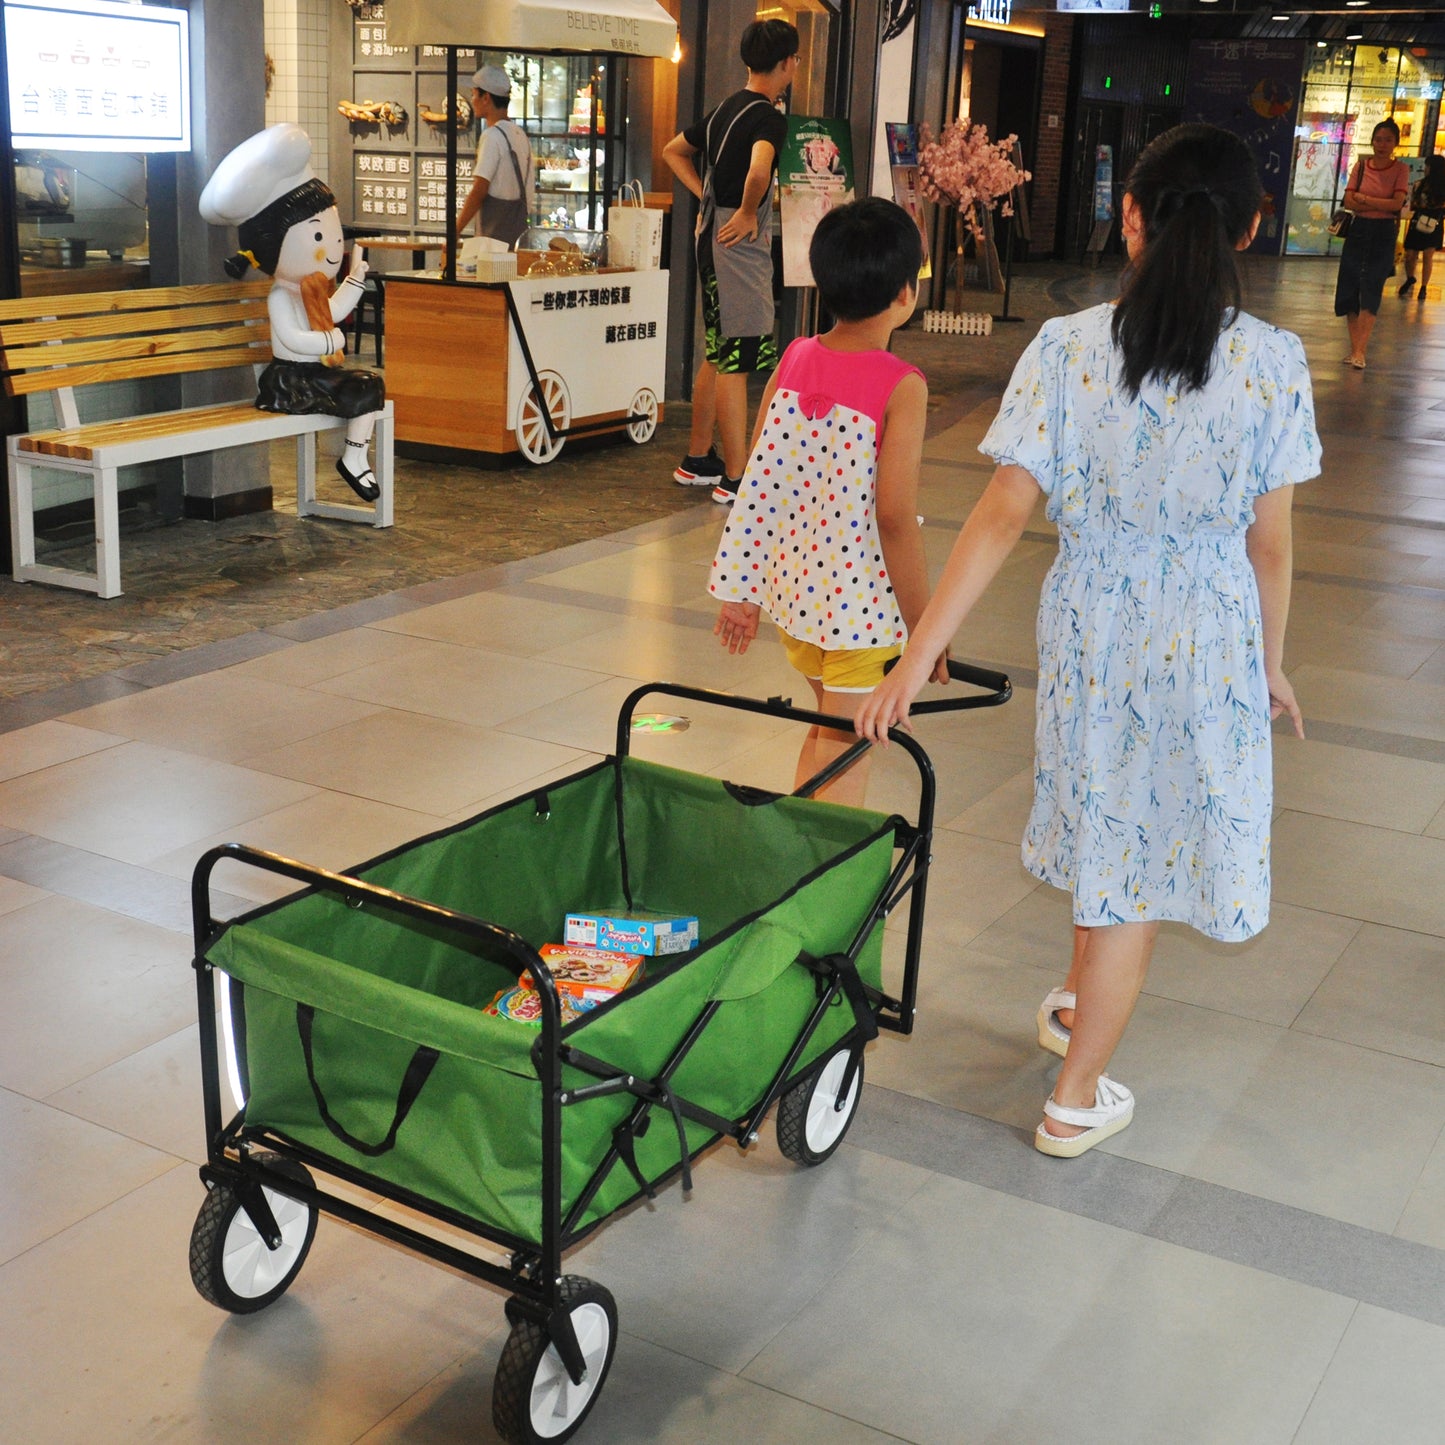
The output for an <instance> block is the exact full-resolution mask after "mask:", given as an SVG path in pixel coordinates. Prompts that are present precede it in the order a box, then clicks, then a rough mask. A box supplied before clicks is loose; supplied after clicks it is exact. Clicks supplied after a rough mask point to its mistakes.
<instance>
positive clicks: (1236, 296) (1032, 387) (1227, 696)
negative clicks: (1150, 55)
mask: <svg viewBox="0 0 1445 1445" xmlns="http://www.w3.org/2000/svg"><path fill="white" fill-rule="evenodd" d="M1262 195H1263V192H1262V189H1261V186H1260V181H1259V175H1258V172H1257V170H1256V167H1255V163H1254V159H1253V157H1252V155H1251V154H1250V151H1249V149H1248V147H1247V146H1246V145H1245V143H1244V142H1243V141H1242V140H1240V139H1239V138H1238V137H1237V136H1234V135H1232V134H1230V133H1229V132H1227V131H1224V130H1220V129H1217V128H1216V127H1214V126H1207V125H1183V126H1177V127H1176V128H1175V129H1173V130H1171V131H1167V132H1166V133H1165V134H1164V135H1162V136H1160V137H1159V138H1158V139H1157V140H1155V141H1153V142H1152V143H1151V144H1150V145H1149V146H1148V147H1146V149H1145V150H1144V151H1143V152H1142V153H1141V155H1140V156H1139V159H1138V161H1137V162H1136V164H1135V166H1134V170H1133V173H1132V175H1131V176H1130V178H1129V183H1128V187H1127V190H1126V194H1125V196H1124V221H1123V225H1124V238H1125V242H1126V244H1127V247H1128V252H1129V267H1128V270H1127V271H1126V272H1125V276H1124V283H1123V288H1122V294H1121V295H1120V298H1119V300H1118V302H1117V303H1110V304H1105V305H1102V306H1095V307H1093V308H1091V309H1090V310H1087V311H1083V312H1080V313H1079V314H1078V315H1076V316H1065V317H1059V318H1057V319H1055V320H1052V321H1046V322H1045V323H1044V324H1043V327H1042V328H1041V329H1040V331H1039V334H1038V336H1037V337H1036V338H1035V339H1034V341H1033V342H1032V343H1031V345H1030V346H1029V348H1028V349H1027V350H1026V351H1025V352H1024V354H1023V356H1022V357H1021V358H1020V360H1019V363H1018V366H1017V367H1016V368H1015V370H1014V374H1013V378H1012V380H1011V381H1010V383H1009V389H1008V392H1007V393H1006V395H1005V397H1004V401H1003V404H1002V406H1001V407H1000V408H999V414H998V416H997V417H996V418H995V420H994V423H993V425H992V426H991V427H990V428H989V431H988V434H987V435H986V436H985V437H984V439H983V442H982V443H981V444H980V450H982V451H983V452H985V453H986V454H988V455H989V456H992V457H993V458H994V459H995V460H996V461H997V462H998V469H997V470H996V471H995V472H994V475H993V478H992V480H991V481H990V482H989V484H988V487H987V488H986V490H985V491H984V494H983V496H982V497H981V498H980V500H979V502H978V505H977V506H976V507H975V508H974V510H973V512H972V514H971V515H970V516H969V519H968V521H967V522H966V523H965V524H964V527H963V531H962V532H961V533H960V534H959V538H958V541H957V542H956V543H955V544H954V548H953V552H952V554H951V555H950V557H949V560H948V564H947V566H946V567H945V569H944V573H943V576H942V578H941V579H940V581H939V584H938V587H937V588H936V590H935V592H934V595H933V600H932V601H931V602H930V603H929V604H928V607H927V608H926V609H925V611H924V614H923V616H922V618H921V619H920V620H919V623H918V626H917V628H916V629H914V630H913V631H912V632H911V633H910V635H909V639H908V646H907V648H906V649H905V651H904V653H903V656H902V658H901V659H900V661H899V663H898V665H897V667H895V669H894V670H893V672H892V673H891V674H890V675H889V676H888V677H887V678H885V679H884V680H883V683H882V685H881V686H880V687H879V688H878V690H877V691H876V692H875V693H874V694H873V695H872V697H870V698H868V699H866V700H865V701H864V702H863V704H862V706H861V707H860V708H859V711H858V714H857V719H856V725H857V730H858V732H859V734H860V735H862V736H863V737H867V738H871V739H873V741H875V742H882V741H884V740H885V738H886V735H887V730H888V728H889V727H890V726H892V725H894V724H899V723H902V722H903V721H904V720H905V719H906V717H907V715H908V706H909V703H910V702H911V701H912V699H913V697H914V696H915V695H916V694H917V692H918V690H919V688H920V687H922V685H923V683H924V682H925V681H927V679H928V677H929V674H930V673H931V672H932V670H933V667H934V665H935V661H936V659H937V658H938V656H939V654H940V653H941V652H942V651H943V649H944V648H945V647H946V646H947V645H948V644H949V642H950V641H951V640H952V638H953V635H954V632H955V631H956V630H957V628H958V627H959V625H960V624H961V623H962V622H963V621H964V619H965V618H966V617H967V616H968V614H969V611H970V609H971V608H972V607H973V605H974V603H975V602H977V600H978V598H979V596H980V595H981V594H982V592H983V591H984V588H985V587H986V586H987V585H988V583H989V582H990V580H991V579H992V578H993V577H994V575H995V574H996V573H997V572H998V570H999V567H1000V566H1001V565H1002V564H1003V561H1004V559H1005V558H1006V557H1007V556H1008V554H1009V552H1010V551H1011V550H1012V549H1013V546H1014V544H1015V543H1016V542H1017V541H1018V539H1019V537H1020V535H1021V534H1022V532H1023V530H1024V527H1025V526H1026V525H1027V523H1028V519H1029V515H1030V513H1031V512H1032V511H1033V507H1034V503H1035V501H1036V500H1037V498H1038V495H1039V493H1040V491H1042V492H1043V493H1044V495H1045V497H1046V498H1047V504H1048V515H1049V517H1050V518H1051V519H1052V520H1053V521H1054V522H1055V523H1056V524H1057V526H1058V529H1059V554H1058V556H1057V557H1056V558H1055V560H1054V563H1053V566H1052V567H1051V568H1050V569H1049V574H1048V577H1047V578H1046V579H1045V582H1044V587H1043V596H1042V598H1041V599H1040V604H1039V619H1038V649H1039V681H1038V698H1037V716H1036V719H1035V728H1034V747H1035V754H1036V757H1035V766H1034V803H1033V809H1032V812H1031V814H1030V816H1029V822H1028V827H1027V830H1026V832H1025V834H1024V842H1023V861H1024V864H1025V866H1026V867H1027V868H1028V869H1029V871H1030V872H1031V873H1033V874H1034V875H1035V876H1037V877H1039V878H1041V879H1043V880H1044V881H1045V882H1046V883H1051V884H1053V885H1054V886H1055V887H1058V888H1063V889H1067V890H1068V891H1069V892H1070V893H1071V895H1072V898H1073V922H1074V932H1073V961H1072V966H1071V967H1070V969H1069V974H1068V978H1067V980H1066V982H1065V984H1064V986H1063V988H1062V989H1055V990H1054V991H1052V992H1051V993H1050V994H1049V995H1048V997H1047V998H1046V999H1045V1000H1044V1004H1043V1006H1042V1008H1041V1009H1040V1010H1039V1018H1038V1023H1039V1042H1040V1044H1041V1045H1042V1046H1043V1047H1044V1048H1046V1049H1048V1050H1050V1051H1051V1052H1052V1053H1056V1054H1060V1055H1062V1056H1063V1059H1064V1063H1063V1067H1062V1068H1061V1069H1060V1071H1059V1077H1058V1081H1057V1082H1056V1084H1055V1085H1054V1089H1053V1093H1052V1094H1051V1095H1050V1097H1049V1099H1048V1102H1047V1103H1046V1104H1045V1105H1044V1119H1043V1122H1042V1123H1041V1124H1040V1125H1039V1127H1038V1130H1037V1132H1036V1133H1035V1136H1034V1143H1035V1147H1036V1148H1038V1149H1039V1150H1040V1151H1041V1152H1043V1153H1045V1154H1052V1155H1057V1156H1062V1157H1072V1156H1074V1155H1077V1154H1082V1153H1083V1152H1084V1151H1085V1150H1086V1149H1090V1148H1092V1147H1093V1146H1094V1145H1095V1144H1097V1143H1099V1142H1100V1141H1101V1140H1103V1139H1107V1138H1108V1137H1109V1136H1110V1135H1112V1134H1116V1133H1118V1131H1119V1130H1120V1129H1123V1128H1124V1127H1125V1126H1126V1125H1127V1124H1128V1123H1129V1122H1130V1120H1131V1119H1132V1118H1133V1116H1134V1098H1133V1095H1132V1094H1131V1093H1130V1092H1129V1090H1128V1089H1126V1088H1125V1087H1124V1086H1123V1085H1122V1084H1120V1083H1118V1082H1116V1081H1114V1080H1112V1079H1110V1078H1109V1077H1108V1075H1107V1074H1106V1073H1105V1072H1104V1070H1105V1068H1106V1066H1107V1065H1108V1063H1109V1060H1110V1058H1111V1056H1112V1055H1113V1053H1114V1050H1115V1047H1116V1046H1117V1045H1118V1043H1119V1041H1120V1039H1121V1038H1122V1037H1123V1033H1124V1029H1125V1026H1126V1025H1127V1024H1128V1022H1129V1018H1130V1016H1131V1014H1132V1013H1133V1010H1134V1005H1135V1002H1136V1001H1137V999H1138V997H1139V991H1140V989H1141V988H1142V987H1143V984H1144V977H1145V974H1146V972H1147V970H1148V967H1149V961H1150V957H1151V955H1152V953H1153V949H1154V939H1155V935H1156V934H1157V932H1158V929H1159V925H1160V923H1161V922H1164V921H1166V920H1173V921H1177V922H1182V923H1187V924H1189V925H1190V926H1192V927H1194V928H1197V929H1198V930H1199V931H1200V932H1202V933H1204V934H1206V935H1208V936H1209V937H1211V938H1218V939H1223V940H1227V941H1237V940H1240V939H1245V938H1249V937H1251V936H1252V935H1253V934H1255V933H1257V932H1258V931H1259V930H1260V929H1261V928H1263V927H1264V925H1265V923H1266V921H1267V920H1268V916H1269V841H1270V818H1271V813H1272V807H1273V789H1272V774H1271V747H1270V720H1271V719H1272V718H1273V717H1276V716H1278V715H1280V714H1288V716H1289V717H1290V719H1291V721H1292V722H1293V724H1294V728H1295V731H1296V732H1297V733H1301V735H1302V725H1301V722H1300V711H1299V706H1298V704H1297V703H1296V702H1295V696H1294V692H1293V690H1292V689H1291V687H1290V684H1289V680H1288V679H1287V678H1286V677H1285V675H1284V671H1283V665H1282V662H1283V654H1284V633H1285V620H1286V617H1287V616H1288V613H1289V595H1290V574H1291V545H1290V504H1291V498H1292V495H1293V489H1294V484H1295V483H1297V482H1303V481H1305V480H1307V479H1308V478H1310V477H1313V476H1316V475H1318V473H1319V469H1320V445H1319V438H1318V436H1317V434H1316V432H1315V424H1314V406H1313V402H1312V399H1311V394H1310V380H1309V371H1308V368H1307V366H1306V363H1305V357H1304V349H1303V348H1302V347H1301V345H1300V343H1299V339H1298V338H1297V337H1295V336H1292V335H1291V334H1289V333H1288V332H1284V331H1278V330H1276V329H1275V328H1274V327H1272V326H1268V325H1266V324H1265V323H1264V322H1262V321H1257V320H1256V319H1255V318H1254V317H1252V316H1248V315H1246V314H1245V313H1244V312H1242V311H1241V310H1240V309H1239V301H1240V288H1239V277H1238V272H1237V270H1236V266H1235V253H1236V252H1237V251H1240V250H1243V249H1244V248H1245V247H1246V246H1248V245H1249V243H1250V241H1251V240H1252V239H1253V237H1254V233H1255V229H1256V227H1257V226H1258V225H1259V208H1260V202H1261V199H1262Z"/></svg>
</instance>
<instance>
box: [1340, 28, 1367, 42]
mask: <svg viewBox="0 0 1445 1445" xmlns="http://www.w3.org/2000/svg"><path fill="white" fill-rule="evenodd" d="M1364 38H1365V32H1364V31H1363V30H1352V31H1350V33H1349V34H1348V35H1346V36H1345V39H1346V40H1363V39H1364Z"/></svg>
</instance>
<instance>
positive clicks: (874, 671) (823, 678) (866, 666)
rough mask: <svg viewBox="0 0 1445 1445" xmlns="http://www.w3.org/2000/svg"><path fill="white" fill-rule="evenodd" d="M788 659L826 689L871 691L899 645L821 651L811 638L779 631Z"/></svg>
mask: <svg viewBox="0 0 1445 1445" xmlns="http://www.w3.org/2000/svg"><path fill="white" fill-rule="evenodd" d="M782 639H783V650H784V651H785V652H786V653H787V654H788V661H789V662H791V663H792V664H793V666H794V667H796V668H797V669H798V671H799V672H801V673H802V674H803V676H804V677H806V678H808V679H809V680H810V681H811V682H821V683H822V684H823V689H824V691H826V692H872V691H873V689H874V688H875V687H877V686H878V684H879V683H880V682H882V681H883V668H884V665H885V664H886V663H887V662H888V661H889V660H890V659H892V658H895V657H901V656H902V655H903V649H902V648H901V647H843V648H839V649H838V650H837V651H835V652H825V651H824V650H823V649H822V648H821V647H819V646H818V645H817V643H815V642H799V641H798V639H797V638H796V637H789V636H788V634H787V633H786V632H784V633H782Z"/></svg>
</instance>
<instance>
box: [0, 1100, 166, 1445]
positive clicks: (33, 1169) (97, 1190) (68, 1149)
mask: <svg viewBox="0 0 1445 1445" xmlns="http://www.w3.org/2000/svg"><path fill="white" fill-rule="evenodd" d="M0 1152H3V1153H4V1156H5V1158H6V1160H7V1163H6V1167H5V1168H4V1170H3V1171H0V1266H3V1265H4V1262H5V1261H7V1260H11V1259H14V1258H15V1256H16V1255H19V1254H22V1253H23V1252H24V1251H25V1250H27V1249H33V1248H34V1247H35V1246H36V1245H38V1244H40V1243H41V1242H42V1241H44V1240H47V1239H50V1238H52V1237H54V1236H55V1235H57V1234H59V1233H61V1232H62V1231H63V1230H65V1229H68V1228H69V1227H70V1226H71V1225H72V1224H75V1223H77V1222H78V1221H79V1220H82V1219H84V1218H86V1217H87V1216H88V1215H90V1214H93V1213H94V1212H95V1211H96V1210H98V1209H103V1208H104V1207H105V1206H106V1205H108V1204H110V1203H111V1202H112V1200H115V1199H118V1198H119V1197H120V1196H121V1195H123V1194H125V1193H127V1192H128V1191H129V1190H131V1189H136V1188H138V1187H139V1186H141V1185H142V1184H144V1183H146V1181H147V1180H150V1179H154V1178H156V1176H157V1175H160V1174H164V1173H165V1172H166V1171H167V1170H168V1169H170V1168H171V1167H172V1166H173V1165H174V1164H175V1160H174V1159H172V1158H171V1157H169V1156H168V1155H166V1154H163V1153H161V1152H160V1151H158V1150H156V1149H153V1148H149V1147H148V1146H147V1145H145V1144H143V1143H139V1142H137V1141H136V1140H135V1139H134V1138H127V1137H126V1136H125V1135H124V1134H123V1133H121V1132H118V1131H116V1130H113V1129H108V1128H102V1127H100V1126H97V1125H95V1124H90V1123H87V1122H86V1121H85V1120H83V1119H78V1118H74V1117H72V1115H70V1114H68V1113H66V1112H64V1111H63V1110H62V1109H58V1108H52V1107H51V1106H50V1105H49V1104H41V1103H37V1102H36V1101H35V1100H34V1099H27V1098H23V1097H22V1096H21V1095H19V1094H13V1093H11V1092H9V1091H8V1090H7V1089H3V1088H0ZM21 1161H24V1163H23V1164H22V1162H21ZM42 1161H43V1163H42ZM4 1280H5V1271H4V1269H3V1267H0V1299H3V1298H4V1294H5V1288H4ZM22 1313H28V1307H26V1308H24V1309H22V1308H20V1307H19V1306H18V1304H16V1303H12V1304H7V1305H5V1306H4V1308H0V1316H3V1317H4V1318H5V1320H6V1321H7V1323H8V1324H9V1325H11V1326H14V1325H16V1324H18V1322H19V1318H20V1315H21V1314H22ZM4 1333H5V1335H6V1337H7V1343H6V1347H5V1349H4V1350H3V1351H0V1355H4V1354H9V1353H11V1351H12V1349H13V1348H14V1347H15V1346H16V1345H18V1344H19V1341H18V1340H17V1339H15V1338H14V1335H15V1334H16V1331H15V1330H14V1329H13V1328H12V1329H7V1330H6V1331H5V1332H4ZM3 1369H4V1366H3V1365H0V1370H3ZM6 1413H7V1414H8V1413H9V1410H8V1409H7V1412H6ZM18 1438H23V1437H18ZM33 1438H37V1439H39V1438H42V1437H40V1436H36V1437H33Z"/></svg>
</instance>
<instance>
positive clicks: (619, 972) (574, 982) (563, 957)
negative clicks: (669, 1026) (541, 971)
mask: <svg viewBox="0 0 1445 1445" xmlns="http://www.w3.org/2000/svg"><path fill="white" fill-rule="evenodd" d="M537 952H538V953H540V954H541V955H542V962H543V963H545V964H546V965H547V967H548V968H549V969H551V971H552V977H553V978H555V979H556V980H557V992H558V993H568V994H575V995H576V996H577V997H579V998H585V999H590V1000H591V1001H592V1002H593V1003H605V1002H606V1001H607V1000H608V999H609V998H612V997H613V995H615V994H619V993H621V992H622V990H623V989H625V988H626V987H628V985H629V984H633V983H636V982H637V981H638V980H639V979H640V978H641V977H642V956H641V955H640V954H637V953H616V952H612V951H609V950H607V949H603V948H587V947H585V946H584V945H582V944H573V943H544V944H543V945H542V946H541V948H539V949H538V950H537Z"/></svg>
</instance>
